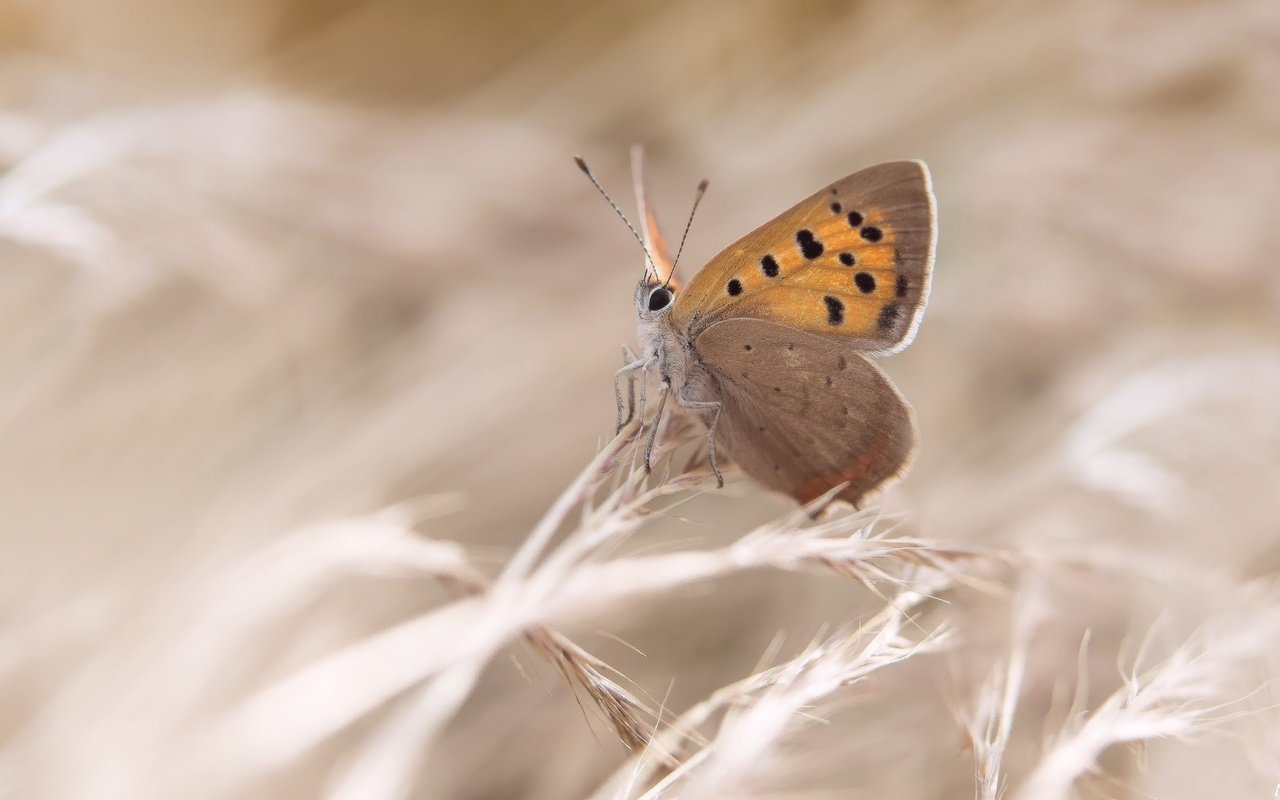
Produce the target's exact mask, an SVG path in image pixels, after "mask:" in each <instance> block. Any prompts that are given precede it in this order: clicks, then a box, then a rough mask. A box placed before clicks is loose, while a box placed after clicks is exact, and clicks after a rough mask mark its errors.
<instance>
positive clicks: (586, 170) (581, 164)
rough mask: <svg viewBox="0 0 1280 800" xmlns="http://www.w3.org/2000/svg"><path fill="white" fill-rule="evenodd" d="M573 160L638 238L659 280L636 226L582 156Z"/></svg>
mask: <svg viewBox="0 0 1280 800" xmlns="http://www.w3.org/2000/svg"><path fill="white" fill-rule="evenodd" d="M573 160H574V162H575V163H576V164H577V165H578V169H580V170H582V174H584V175H586V176H587V179H588V180H590V181H591V185H592V186H595V187H596V191H597V192H599V193H600V195H601V196H602V197H604V199H605V200H606V201H607V202H608V203H609V205H610V206H611V207H612V208H613V210H614V213H616V214H617V215H618V217H619V218H621V219H622V222H623V224H624V225H626V226H627V230H629V231H631V235H632V236H634V237H636V241H637V242H639V243H640V249H641V250H643V251H644V257H645V258H646V259H648V261H649V266H650V267H652V268H653V277H654V278H657V277H658V276H659V275H661V274H662V273H660V272H658V265H657V264H654V263H653V256H651V255H649V248H647V247H645V246H644V239H643V238H641V236H640V233H639V232H638V231H637V230H636V229H635V226H634V225H632V224H631V222H630V221H629V220H628V219H627V215H626V214H623V213H622V209H620V208H618V204H617V203H615V202H613V198H612V197H610V196H609V193H608V192H606V191H605V190H604V187H603V186H601V185H600V181H598V180H596V176H595V175H592V174H591V170H590V169H589V168H588V167H587V162H585V161H583V160H582V156H574V157H573ZM672 274H673V275H674V274H675V270H672ZM667 280H668V281H669V280H671V277H670V276H667ZM663 285H664V286H665V285H666V284H663Z"/></svg>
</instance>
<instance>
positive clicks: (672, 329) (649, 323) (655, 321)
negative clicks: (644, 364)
mask: <svg viewBox="0 0 1280 800" xmlns="http://www.w3.org/2000/svg"><path fill="white" fill-rule="evenodd" d="M656 291H657V292H664V291H669V290H665V289H657V290H656ZM654 292H655V289H654V287H653V286H652V285H651V284H646V283H645V282H641V284H640V287H639V288H638V289H637V291H636V318H637V323H636V334H637V339H638V340H639V342H640V348H641V350H640V352H641V355H642V357H643V358H645V359H649V358H653V359H654V360H655V364H654V366H655V367H656V372H657V373H658V376H659V379H660V380H662V381H663V382H665V383H667V384H669V385H670V387H671V390H672V391H673V392H675V394H676V395H677V396H679V397H680V398H682V399H684V400H693V401H705V400H713V399H715V396H716V394H717V391H716V386H715V380H714V378H713V377H712V375H711V373H710V371H708V369H707V368H706V366H705V365H703V363H702V360H701V359H700V358H698V355H697V352H696V351H695V350H694V348H693V343H692V342H691V341H690V340H689V337H688V336H687V335H686V334H685V333H684V332H683V331H681V330H680V329H679V328H678V327H677V326H676V325H675V324H674V322H673V320H672V317H671V314H670V313H669V312H670V310H671V306H672V305H673V304H674V299H673V298H672V297H667V298H665V299H666V300H667V302H666V304H665V305H663V306H661V307H659V308H651V307H650V306H651V305H655V303H653V302H652V298H653V297H654V296H655V295H654Z"/></svg>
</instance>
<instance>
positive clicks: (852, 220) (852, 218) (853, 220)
mask: <svg viewBox="0 0 1280 800" xmlns="http://www.w3.org/2000/svg"><path fill="white" fill-rule="evenodd" d="M847 219H848V220H849V227H850V228H856V227H858V226H859V225H861V224H862V215H861V214H859V213H858V212H857V211H850V212H849V216H848V217H847Z"/></svg>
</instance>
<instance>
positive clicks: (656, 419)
mask: <svg viewBox="0 0 1280 800" xmlns="http://www.w3.org/2000/svg"><path fill="white" fill-rule="evenodd" d="M670 393H671V383H670V382H669V381H665V380H664V381H663V382H662V385H661V386H660V387H658V410H657V412H655V413H654V415H653V425H652V426H651V427H650V428H649V436H648V438H647V439H645V442H644V471H645V472H646V473H648V472H649V471H650V465H649V457H650V456H652V455H653V444H654V441H655V440H657V438H658V428H659V427H661V424H662V409H663V407H664V406H666V404H667V395H668V394H670ZM640 394H641V396H642V398H643V395H644V387H643V386H641V387H640ZM640 403H641V405H643V404H644V400H643V399H641V401H640Z"/></svg>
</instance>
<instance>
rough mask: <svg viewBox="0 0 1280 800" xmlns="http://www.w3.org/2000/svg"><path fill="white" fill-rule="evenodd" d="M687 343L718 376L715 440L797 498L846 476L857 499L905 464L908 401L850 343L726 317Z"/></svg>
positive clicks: (911, 443) (848, 492) (910, 430)
mask: <svg viewBox="0 0 1280 800" xmlns="http://www.w3.org/2000/svg"><path fill="white" fill-rule="evenodd" d="M694 347H695V348H696V350H697V352H698V354H699V356H700V357H701V359H702V361H703V363H704V364H706V365H707V367H708V368H709V369H710V370H711V371H712V373H713V374H714V375H715V376H716V379H717V381H718V382H719V384H720V390H721V402H722V403H723V407H722V411H721V416H720V420H719V423H718V425H717V436H716V442H717V446H718V447H719V448H720V449H722V450H723V451H724V452H726V453H728V455H729V456H730V457H731V458H732V459H733V460H734V462H736V463H737V464H738V465H739V466H740V467H741V468H742V470H743V471H744V472H746V473H747V475H748V476H750V477H751V478H753V479H754V480H756V481H757V482H759V483H761V484H764V485H765V486H768V487H769V488H771V489H776V490H778V491H781V492H785V493H787V494H789V495H791V496H792V497H794V498H795V499H796V500H798V501H800V502H802V503H804V502H808V501H809V500H812V499H813V498H815V497H818V496H819V495H821V494H822V493H824V492H826V491H828V490H829V489H832V488H834V487H836V486H839V485H841V484H845V483H847V484H848V486H847V488H845V489H844V490H842V491H841V492H840V494H839V495H838V496H839V497H841V498H843V499H845V500H848V501H850V502H852V503H853V504H854V505H858V504H859V503H860V501H861V500H862V499H863V498H864V497H865V496H866V495H867V494H868V493H870V492H872V491H874V490H876V489H877V488H880V487H882V486H883V485H884V484H885V483H887V482H888V481H890V480H891V479H894V478H896V477H899V476H901V475H902V473H904V472H905V471H906V469H907V467H908V466H909V463H910V460H911V454H912V451H913V450H914V448H915V441H916V434H915V423H914V420H913V417H912V413H911V409H910V407H909V406H908V405H907V404H906V402H905V401H904V400H903V399H902V397H901V395H899V394H898V391H897V389H896V388H894V386H893V384H892V383H891V382H890V381H889V378H888V377H887V376H886V375H885V374H884V373H883V372H881V371H880V369H879V368H878V367H876V365H875V364H873V363H871V362H870V361H869V360H867V359H866V358H865V357H864V356H863V355H862V354H860V353H858V352H857V351H855V350H853V349H852V348H850V347H849V346H848V343H847V342H845V341H842V340H841V339H839V338H837V337H833V336H830V335H820V334H813V333H806V332H804V331H799V330H794V329H789V328H786V327H784V326H782V325H779V324H777V323H773V322H766V321H763V320H751V319H731V320H725V321H722V322H717V323H715V324H714V325H712V326H711V327H709V328H707V329H706V330H705V331H704V332H703V333H702V334H701V335H700V336H699V337H698V339H697V340H696V342H695V343H694Z"/></svg>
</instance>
